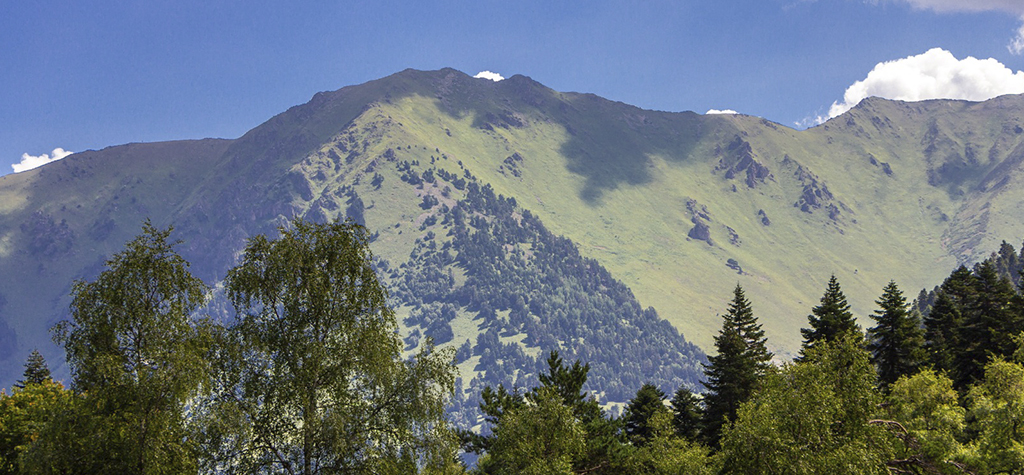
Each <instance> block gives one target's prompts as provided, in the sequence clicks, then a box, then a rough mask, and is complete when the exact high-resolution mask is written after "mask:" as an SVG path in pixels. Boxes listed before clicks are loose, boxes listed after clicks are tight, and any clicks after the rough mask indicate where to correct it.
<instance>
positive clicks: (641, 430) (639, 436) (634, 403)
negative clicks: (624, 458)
mask: <svg viewBox="0 0 1024 475" xmlns="http://www.w3.org/2000/svg"><path fill="white" fill-rule="evenodd" d="M664 401H665V393H664V392H662V391H661V390H660V389H658V387H657V386H655V385H653V384H651V383H645V384H644V385H643V386H642V387H641V388H640V390H638V391H637V392H636V396H634V397H633V399H631V400H630V401H629V404H627V405H626V416H625V419H626V421H625V422H626V425H625V430H626V435H627V436H628V437H629V439H630V440H631V441H632V442H633V445H636V446H638V447H642V446H644V445H646V444H647V442H649V441H650V440H651V439H653V438H654V432H655V431H654V428H653V427H652V424H651V421H652V420H653V419H654V417H655V415H657V414H660V413H663V412H668V408H667V407H665V402H664Z"/></svg>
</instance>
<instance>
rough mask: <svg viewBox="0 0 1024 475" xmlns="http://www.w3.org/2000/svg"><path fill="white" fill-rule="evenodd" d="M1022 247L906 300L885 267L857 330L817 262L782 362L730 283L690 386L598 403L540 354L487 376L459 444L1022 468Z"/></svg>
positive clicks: (673, 470)
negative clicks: (529, 376) (542, 366)
mask: <svg viewBox="0 0 1024 475" xmlns="http://www.w3.org/2000/svg"><path fill="white" fill-rule="evenodd" d="M1022 252H1024V250H1022ZM1022 261H1024V259H1021V255H1018V254H1016V252H1014V251H1013V249H1012V246H1009V245H1007V244H1005V243H1004V245H1003V247H1002V249H1001V251H1000V253H999V254H996V255H993V256H992V258H990V259H988V260H986V261H984V262H982V263H980V264H978V265H976V266H974V267H973V269H968V268H967V267H960V268H958V269H956V270H955V271H953V272H952V273H951V274H950V276H949V277H948V278H947V279H946V280H945V282H943V284H942V285H940V286H938V287H937V288H936V289H934V290H933V291H931V292H927V291H924V292H922V294H921V297H919V299H918V301H915V302H913V303H908V302H907V300H906V298H905V297H904V295H903V293H902V291H901V290H900V289H899V287H898V286H897V285H896V283H895V282H889V283H888V284H887V285H886V286H885V287H884V288H883V289H882V294H881V296H880V297H879V299H878V300H877V301H876V304H877V305H878V308H877V310H876V311H875V312H874V313H873V314H872V315H871V316H870V317H871V320H872V322H873V323H874V325H873V326H872V327H870V328H868V329H867V330H866V331H864V330H862V329H861V328H860V326H859V325H858V324H857V321H856V319H855V318H854V316H853V314H852V312H851V311H850V305H849V304H848V303H847V300H846V297H845V295H844V294H843V292H842V289H841V287H840V284H839V282H838V280H837V279H836V278H835V276H832V278H831V279H830V280H829V282H828V283H827V285H826V289H825V292H824V295H823V296H822V298H821V300H820V303H819V305H817V306H815V307H814V308H813V309H812V310H811V314H810V315H809V316H808V327H807V328H804V329H802V330H801V334H802V335H803V337H804V341H803V344H802V346H801V350H800V354H799V356H798V357H797V358H796V360H795V361H793V362H789V363H785V364H782V365H781V366H779V365H773V364H772V363H771V360H772V358H773V356H772V354H771V353H770V352H769V351H768V350H767V345H766V339H765V337H764V333H763V331H762V330H761V326H760V324H759V323H758V322H757V319H756V317H755V316H754V313H753V309H752V305H751V303H750V302H749V300H747V298H746V296H745V295H744V292H743V289H742V288H741V287H740V286H738V285H737V287H736V288H735V289H734V292H733V299H732V301H731V303H730V304H729V307H728V310H727V312H726V314H725V315H724V316H723V319H722V320H723V322H722V328H721V330H720V332H719V334H718V335H717V336H716V337H715V341H714V343H715V348H716V350H717V354H716V355H714V356H711V357H709V361H708V363H707V364H706V365H705V369H704V378H703V380H702V384H703V386H704V391H703V392H702V393H701V394H697V393H694V392H691V391H690V390H689V389H688V388H687V387H685V386H681V387H679V389H678V390H677V391H676V392H675V393H674V395H673V396H672V397H671V399H669V398H668V397H667V395H666V394H665V393H664V392H663V391H662V390H661V389H660V388H658V387H657V386H655V385H653V384H644V385H643V386H642V387H641V388H640V389H639V390H638V391H637V392H636V394H635V396H634V397H633V398H632V399H631V400H630V401H629V403H628V404H627V406H626V410H625V412H624V414H623V416H622V417H620V418H612V417H609V416H608V415H607V413H605V412H603V411H601V410H600V409H599V406H598V405H597V402H596V399H595V398H594V397H593V396H590V397H589V399H588V398H587V395H586V394H577V389H578V388H579V387H580V383H579V381H580V380H585V378H586V369H587V367H586V366H585V365H583V366H580V365H579V363H578V362H577V363H576V364H575V365H574V366H573V367H571V369H567V366H564V365H563V364H562V363H561V361H560V360H559V359H558V358H557V354H552V356H551V360H549V364H550V369H549V373H548V374H549V375H550V376H548V377H546V378H544V379H542V384H541V385H539V386H537V387H535V388H533V389H531V390H530V391H528V392H526V393H524V394H520V393H519V392H518V391H516V390H509V389H506V388H504V387H502V386H499V387H497V389H491V388H488V389H486V390H485V391H484V393H483V399H484V404H483V405H482V406H481V407H482V409H483V410H484V412H485V413H486V414H487V415H488V417H487V423H488V426H489V435H488V436H486V437H482V436H480V435H477V434H476V433H471V432H469V433H467V432H464V433H463V435H462V438H463V443H464V446H465V447H466V448H467V450H470V451H474V452H476V453H479V454H482V457H481V459H480V462H479V464H478V465H477V467H476V469H475V472H476V473H481V474H489V473H566V474H568V473H608V474H611V473H643V474H684V473H729V474H732V473H738V474H743V473H793V474H797V473H851V474H853V473H857V474H860V473H879V474H882V473H914V474H953V473H978V474H983V473H985V474H987V473H1022V472H1024V424H1022V422H1024V295H1022V293H1021V291H1020V289H1019V287H1016V286H1015V285H1014V281H1015V280H1016V281H1017V282H1020V275H1019V273H1020V269H1021V267H1022V266H1021V262H1022ZM922 313H923V315H922ZM567 374H568V375H571V377H568V376H558V377H556V376H555V375H567ZM559 411H561V412H559ZM568 414H573V415H574V417H568ZM552 441H560V442H558V443H554V442H552Z"/></svg>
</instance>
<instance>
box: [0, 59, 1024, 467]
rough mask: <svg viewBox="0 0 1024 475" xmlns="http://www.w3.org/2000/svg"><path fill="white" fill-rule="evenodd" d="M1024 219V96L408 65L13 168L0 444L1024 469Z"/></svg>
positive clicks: (207, 455) (307, 461)
mask: <svg viewBox="0 0 1024 475" xmlns="http://www.w3.org/2000/svg"><path fill="white" fill-rule="evenodd" d="M1022 241H1024V95H1004V96H999V97H995V98H993V99H989V100H985V101H973V102H972V101H964V100H949V99H933V100H924V101H916V102H905V101H897V100H888V99H882V98H877V97H870V98H867V99H864V100H863V101H861V102H860V103H859V104H857V105H856V106H854V107H852V108H851V109H850V110H848V111H846V112H844V113H842V114H841V115H838V116H836V117H834V118H832V119H830V120H828V121H826V122H824V123H822V124H820V125H817V126H815V127H812V128H809V129H806V130H796V129H793V128H789V127H786V126H783V125H781V124H778V123H775V122H772V121H769V120H767V119H763V118H759V117H754V116H750V115H744V114H706V115H702V114H697V113H693V112H662V111H654V110H645V109H641V108H638V107H634V106H631V105H629V104H625V103H622V102H615V101H611V100H608V99H604V98H602V97H599V96H596V95H593V94H585V93H575V92H559V91H555V90H553V89H550V88H548V87H546V86H544V85H542V84H541V83H539V82H537V81H534V80H533V79H531V78H529V77H526V76H522V75H515V76H512V77H509V78H507V79H503V80H500V81H492V80H489V79H484V78H479V77H471V76H469V75H467V74H464V73H462V72H460V71H457V70H454V69H441V70H434V71H420V70H413V69H407V70H405V71H402V72H399V73H396V74H393V75H390V76H387V77H384V78H381V79H377V80H374V81H370V82H367V83H364V84H359V85H352V86H347V87H343V88H341V89H338V90H336V91H330V92H320V93H317V94H315V95H314V96H313V97H312V98H311V99H310V100H309V101H308V102H306V103H305V104H301V105H297V106H294V107H292V108H290V109H288V110H287V111H285V112H282V113H280V114H278V115H276V116H274V117H273V118H271V119H270V120H267V121H266V122H264V123H262V124H261V125H259V126H257V127H255V128H253V129H251V130H249V131H248V132H246V133H245V134H244V135H242V136H241V137H238V138H235V139H201V140H184V141H173V142H153V143H130V144H125V145H117V146H111V147H108V148H104V149H102V150H89V151H84V152H79V153H74V154H72V155H70V156H68V157H66V158H63V159H61V160H59V161H55V162H53V163H50V164H47V165H44V166H42V167H39V168H36V169H33V170H29V171H24V172H20V173H15V174H10V175H5V176H0V269H4V272H0V383H2V386H3V387H11V388H12V389H11V390H10V392H9V393H7V392H5V393H3V394H2V395H0V432H2V433H4V437H3V438H0V457H3V458H2V459H0V462H2V463H0V471H2V472H3V473H304V474H311V473H396V474H397V473H416V472H422V473H463V472H467V471H468V472H471V473H537V474H547V473H579V474H582V473H591V474H596V473H609V474H611V473H638V474H639V473H644V474H662V473H665V474H668V473H821V472H825V471H827V470H830V471H833V472H836V473H1019V472H1020V471H1022V470H1024V449H1022V448H1021V447H1024V445H1022V444H1024V433H1022V432H1021V431H1020V430H1019V429H1018V428H1017V425H1018V422H1019V421H1020V420H1021V417H1024V414H1022V413H1021V407H1024V404H1022V403H1024V390H1022V389H1021V388H1024V366H1022V365H1024V296H1022V293H1021V271H1022V269H1024V249H1021V248H1018V246H1017V244H1018V243H1020V242H1022ZM36 350H37V351H36ZM26 359H27V360H28V363H25V362H26ZM54 381H59V382H63V384H61V383H59V382H54ZM91 438H97V440H102V441H103V443H102V444H98V445H97V446H95V447H93V446H91V445H90V444H89V443H88V441H89V440H91Z"/></svg>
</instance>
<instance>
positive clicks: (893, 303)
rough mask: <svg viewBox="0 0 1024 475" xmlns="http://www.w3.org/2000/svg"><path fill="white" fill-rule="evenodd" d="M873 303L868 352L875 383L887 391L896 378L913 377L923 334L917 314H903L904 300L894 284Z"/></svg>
mask: <svg viewBox="0 0 1024 475" xmlns="http://www.w3.org/2000/svg"><path fill="white" fill-rule="evenodd" d="M875 303H876V304H878V306H879V309H878V310H876V311H875V313H874V314H873V315H871V319H872V320H874V321H875V322H876V323H877V324H876V325H875V326H874V327H872V328H869V329H868V350H869V351H870V352H871V362H872V363H873V364H874V365H875V368H877V370H878V378H879V380H880V381H881V383H882V385H883V386H886V387H887V386H889V385H891V384H892V383H895V382H896V380H897V379H899V378H900V376H903V375H909V374H912V373H914V372H915V371H916V370H917V368H918V366H919V365H920V364H921V362H922V360H923V359H924V358H923V357H924V346H923V345H924V330H923V329H922V328H921V320H920V318H919V317H918V315H917V313H916V312H911V311H908V310H907V299H906V298H904V297H903V292H902V291H900V289H899V287H897V286H896V282H894V281H889V284H888V285H886V286H885V288H884V289H883V290H882V297H881V298H880V299H879V300H876V301H875Z"/></svg>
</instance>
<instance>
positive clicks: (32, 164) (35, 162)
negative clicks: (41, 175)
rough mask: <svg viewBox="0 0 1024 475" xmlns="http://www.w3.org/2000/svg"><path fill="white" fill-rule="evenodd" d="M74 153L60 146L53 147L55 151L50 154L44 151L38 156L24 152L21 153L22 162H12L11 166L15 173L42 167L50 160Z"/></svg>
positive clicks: (54, 160)
mask: <svg viewBox="0 0 1024 475" xmlns="http://www.w3.org/2000/svg"><path fill="white" fill-rule="evenodd" d="M72 153H73V152H69V151H67V150H64V149H63V148H60V147H57V148H55V149H53V151H52V152H50V153H49V154H46V153H44V154H42V155H38V156H33V155H29V154H27V153H23V154H21V162H20V163H14V164H12V165H11V168H13V169H14V173H20V172H23V171H26V170H31V169H33V168H37V167H41V166H43V165H46V164H47V163H50V162H56V161H57V160H60V159H62V158H64V157H66V156H68V155H71V154H72ZM51 154H52V155H51Z"/></svg>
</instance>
